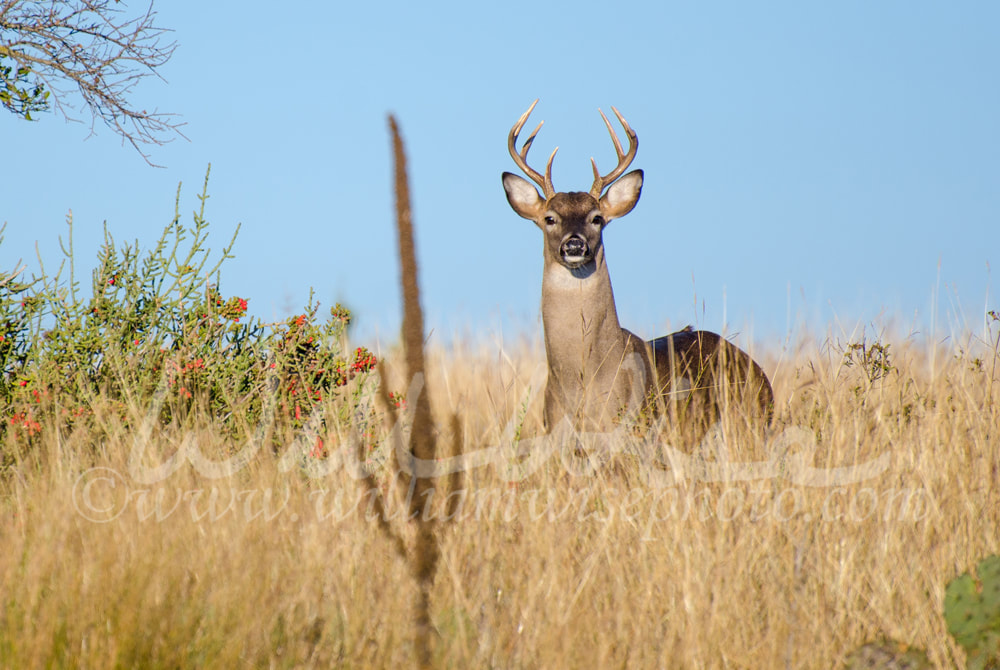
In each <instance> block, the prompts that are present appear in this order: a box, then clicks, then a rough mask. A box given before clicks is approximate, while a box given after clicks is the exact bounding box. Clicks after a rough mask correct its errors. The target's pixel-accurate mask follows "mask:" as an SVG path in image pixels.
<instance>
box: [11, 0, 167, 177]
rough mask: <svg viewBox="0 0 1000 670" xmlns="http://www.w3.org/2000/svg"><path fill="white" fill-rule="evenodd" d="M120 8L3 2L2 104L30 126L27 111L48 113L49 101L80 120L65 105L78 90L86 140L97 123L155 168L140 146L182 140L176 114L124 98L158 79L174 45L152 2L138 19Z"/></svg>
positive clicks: (84, 0)
mask: <svg viewBox="0 0 1000 670" xmlns="http://www.w3.org/2000/svg"><path fill="white" fill-rule="evenodd" d="M118 4H120V3H119V2H118V0H48V1H42V0H0V103H2V104H3V106H4V107H6V108H7V109H8V110H9V111H11V112H13V113H14V114H16V115H18V116H21V117H23V118H25V119H28V120H31V112H33V111H47V110H48V109H49V101H50V99H51V102H52V104H53V105H54V106H55V108H56V110H58V111H59V112H60V113H61V114H62V115H63V117H65V118H66V120H67V121H77V120H78V119H75V118H74V117H73V116H72V113H73V112H75V111H76V110H77V109H78V108H77V107H76V106H74V105H72V104H70V102H68V101H67V97H68V96H70V94H71V93H72V92H73V91H74V90H75V92H76V93H78V94H79V95H80V97H81V98H82V99H83V103H84V104H83V105H82V107H84V108H87V109H89V111H90V114H91V124H90V130H91V134H93V133H94V125H95V124H96V122H97V120H98V119H100V120H101V121H102V122H104V124H105V125H106V126H108V127H109V128H111V129H112V130H113V131H115V132H116V133H117V134H118V135H120V136H121V138H122V142H123V143H124V142H126V141H127V142H128V143H129V144H131V145H132V146H133V147H134V148H135V150H136V151H138V152H139V154H140V155H141V156H142V157H143V158H144V159H145V160H146V162H147V163H150V165H152V163H151V162H150V160H149V155H148V154H147V153H146V152H145V151H144V150H143V147H144V146H145V145H157V146H159V145H162V144H165V143H167V142H170V141H172V140H173V139H174V138H173V135H174V134H176V135H180V136H181V137H184V135H183V134H182V133H181V132H180V127H181V126H182V125H184V124H183V123H178V122H176V121H175V119H176V115H174V114H169V113H163V112H160V111H158V110H156V109H154V110H153V111H151V112H150V111H147V110H145V109H138V108H136V107H133V106H132V104H131V103H130V101H129V98H130V96H131V94H132V93H133V90H134V89H135V87H136V85H137V84H139V83H140V82H141V81H142V80H143V79H145V78H147V77H156V78H159V79H161V80H162V79H163V77H162V76H161V75H160V74H159V72H158V68H160V67H161V66H162V65H164V64H165V63H166V62H167V61H168V60H170V57H171V56H172V55H173V53H174V50H175V49H176V48H177V44H176V42H172V41H166V35H167V34H168V33H169V32H170V31H169V30H167V29H165V28H161V27H159V26H157V25H156V22H155V20H156V12H155V11H154V10H153V4H152V2H150V4H149V6H148V8H147V9H146V10H145V12H144V13H142V14H141V15H140V16H138V17H135V18H128V16H126V14H125V12H124V11H123V10H122V9H119V8H118V7H117V6H116V5H118ZM10 61H12V62H13V64H14V67H11V66H10V65H8V63H9V62H10ZM50 92H51V96H49V93H50Z"/></svg>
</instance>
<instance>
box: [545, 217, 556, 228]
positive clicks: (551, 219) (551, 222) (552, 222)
mask: <svg viewBox="0 0 1000 670" xmlns="http://www.w3.org/2000/svg"><path fill="white" fill-rule="evenodd" d="M545 225H546V226H554V225H556V217H554V216H546V217H545Z"/></svg>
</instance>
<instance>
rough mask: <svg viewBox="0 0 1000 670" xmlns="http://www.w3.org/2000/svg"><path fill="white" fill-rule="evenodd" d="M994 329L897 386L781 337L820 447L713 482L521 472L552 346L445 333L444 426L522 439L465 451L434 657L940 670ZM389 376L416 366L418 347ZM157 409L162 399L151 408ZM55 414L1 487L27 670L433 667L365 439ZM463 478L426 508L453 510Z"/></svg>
mask: <svg viewBox="0 0 1000 670" xmlns="http://www.w3.org/2000/svg"><path fill="white" fill-rule="evenodd" d="M983 349H984V350H983V351H982V352H981V354H982V356H981V358H982V359H983V360H980V361H978V362H977V361H975V360H974V359H973V357H972V355H971V354H968V353H966V354H961V355H956V354H954V353H953V352H951V351H947V350H944V349H930V348H927V347H923V346H918V345H914V344H910V345H907V344H906V343H905V342H896V343H894V344H893V347H892V349H891V351H892V353H893V357H892V359H891V368H892V369H891V370H890V371H889V372H888V373H885V374H884V376H883V377H882V378H880V379H874V380H871V379H869V377H870V376H872V375H871V374H867V375H866V373H865V370H863V369H861V368H859V366H858V365H853V366H845V365H844V363H843V361H844V358H843V351H842V350H840V349H838V348H837V347H835V346H829V345H824V346H819V345H818V344H816V342H815V340H812V339H807V338H804V339H803V340H802V342H801V346H800V347H799V348H798V349H797V350H795V351H794V352H792V353H788V354H787V355H786V356H785V358H784V359H780V358H778V357H777V356H772V357H771V358H770V360H769V359H768V356H767V354H768V353H776V352H764V353H765V355H764V356H763V357H760V358H762V359H763V361H764V362H765V368H766V369H767V371H768V373H769V374H770V375H771V378H772V380H773V382H774V386H775V395H776V398H777V401H778V408H777V409H778V411H777V417H776V422H775V427H774V433H773V434H775V435H777V434H781V433H782V432H783V431H786V430H787V429H789V428H791V427H800V428H803V429H804V431H803V432H800V433H796V434H797V435H799V437H800V438H802V436H803V435H811V436H813V438H814V440H815V443H814V444H812V445H811V444H810V440H809V439H805V438H802V439H800V440H799V441H798V442H796V443H788V444H786V445H785V446H786V447H787V454H786V455H787V456H789V457H790V458H789V459H786V460H785V461H784V465H783V466H780V467H776V469H775V470H774V471H770V472H768V471H767V469H766V468H764V467H759V469H758V470H757V471H756V472H757V473H758V474H759V475H760V478H758V479H752V480H749V481H728V482H726V481H702V480H700V479H699V478H698V475H699V473H701V474H702V475H704V473H705V472H707V471H709V470H705V469H702V470H699V469H698V468H697V467H690V468H689V469H688V471H687V472H686V473H685V476H683V477H680V476H678V477H676V478H675V477H674V475H675V473H676V472H677V471H676V469H674V470H671V469H670V468H669V467H656V466H655V465H651V464H649V463H645V462H643V459H642V458H639V457H638V456H636V455H635V454H630V453H621V454H618V455H616V456H615V457H614V458H613V459H612V462H610V463H607V464H605V465H604V466H603V467H601V468H600V469H598V470H597V471H596V472H594V473H590V474H578V475H575V476H574V475H572V474H570V472H569V470H570V469H571V468H570V467H569V465H567V463H569V464H570V465H573V462H572V461H569V460H567V461H566V462H563V460H561V458H560V456H559V455H558V454H557V455H555V456H552V457H550V458H549V459H548V460H545V461H544V462H543V463H541V464H540V465H539V466H538V468H537V469H536V470H535V471H533V472H529V473H528V474H526V476H525V477H524V478H523V479H522V480H520V481H514V482H512V481H509V478H510V476H511V472H513V471H512V470H510V469H509V468H507V467H503V464H504V463H507V464H510V462H511V461H512V460H516V459H514V458H513V450H512V448H511V447H510V438H511V432H510V431H509V430H506V431H505V428H506V427H507V426H508V424H509V423H510V422H511V421H513V423H514V424H516V425H519V424H520V421H521V418H522V416H523V414H524V398H525V396H526V395H527V394H528V393H529V390H530V391H531V392H532V393H537V391H538V390H539V389H538V388H537V383H538V379H539V374H538V373H539V371H540V370H541V369H543V367H544V359H543V356H542V354H541V352H539V351H538V349H537V348H534V347H531V346H526V345H522V344H517V345H513V346H509V347H508V348H504V347H501V346H499V345H497V344H495V343H491V344H489V345H482V344H479V345H464V346H463V345H457V346H456V347H455V348H453V349H449V350H440V349H439V350H432V351H430V352H429V353H428V358H427V373H428V380H427V388H428V389H429V390H430V401H431V406H432V407H433V409H434V412H435V424H436V426H437V428H436V430H437V431H438V436H439V437H440V438H441V439H442V440H443V442H442V443H444V444H447V443H448V441H449V440H450V439H451V437H452V436H451V433H452V432H453V431H455V430H460V431H461V434H462V436H463V445H464V449H465V450H466V451H467V452H474V451H476V450H480V449H483V448H486V447H490V446H494V445H500V448H499V449H498V450H497V452H496V454H495V455H496V456H497V459H496V463H495V464H492V465H481V466H478V467H470V468H469V469H468V471H467V472H466V473H465V489H464V490H465V492H466V493H465V495H464V498H463V499H462V500H461V503H462V504H461V505H459V506H458V507H457V509H454V508H453V509H452V512H454V518H453V519H452V520H451V522H450V523H448V524H441V525H440V526H439V527H438V532H439V538H440V558H439V560H438V564H437V572H436V576H435V579H434V581H433V584H432V585H431V587H430V606H431V607H430V611H431V619H432V620H431V624H432V628H433V635H432V638H431V653H432V662H433V664H434V665H435V666H437V667H455V668H464V667H502V668H553V667H652V668H657V667H662V668H703V667H730V668H778V667H787V668H831V667H838V664H840V663H842V661H843V659H844V657H845V655H846V654H847V653H848V652H849V651H850V650H852V649H853V648H855V647H857V646H858V645H860V644H862V643H864V642H866V641H868V640H872V639H877V638H880V637H886V638H891V639H893V640H896V641H899V642H901V643H904V644H908V645H913V646H917V647H921V648H925V649H926V650H927V653H928V656H929V658H930V659H931V661H932V662H933V663H934V664H935V665H937V666H938V667H954V666H956V665H960V664H962V663H963V662H964V659H963V655H962V652H961V650H960V649H958V648H957V647H956V646H955V645H954V644H953V642H952V641H951V639H950V638H949V636H948V634H947V631H946V628H945V624H944V620H943V618H942V615H941V609H942V597H943V593H944V586H945V584H946V582H947V580H949V579H951V578H952V577H954V576H955V575H956V574H958V573H960V572H963V571H965V570H967V569H969V568H970V567H971V566H972V565H974V564H975V562H976V561H977V560H978V559H979V558H981V557H982V556H984V555H986V554H989V553H995V552H998V551H1000V491H998V481H1000V439H998V430H1000V428H998V427H1000V416H998V414H1000V410H998V404H1000V402H998V401H1000V384H998V383H997V382H996V381H994V382H993V383H992V385H991V383H990V376H991V374H995V373H994V372H993V370H992V366H991V363H992V361H991V359H990V356H992V355H993V351H992V350H990V349H988V348H986V347H984V348H983ZM956 351H957V350H956ZM387 358H388V359H389V360H398V359H399V357H398V356H393V355H391V354H390V355H389V356H388V357H387ZM869 372H870V371H869ZM386 374H387V377H388V378H389V379H390V380H395V382H397V383H398V381H399V380H401V379H402V378H403V372H402V368H401V366H400V367H398V368H396V369H390V370H388V371H387V373H386ZM875 376H878V375H875ZM529 387H531V388H530V389H529ZM408 400H409V401H410V402H411V403H412V401H413V398H409V399H408ZM133 411H134V412H135V413H136V417H135V420H136V421H138V420H139V419H140V418H141V414H142V412H143V408H142V407H141V406H137V407H135V408H133ZM532 411H533V410H531V409H529V410H528V414H530V413H531V412H532ZM453 414H457V415H458V417H459V423H460V425H459V426H457V427H456V426H452V425H451V421H450V418H451V416H452V415H453ZM98 415H100V412H98ZM109 416H114V414H113V413H109ZM386 419H387V425H385V426H383V437H384V436H385V434H386V432H387V431H388V430H389V425H388V423H389V416H388V415H387V417H386ZM403 420H404V421H405V420H406V419H405V415H404V419H403ZM786 434H791V433H786ZM44 435H45V436H46V437H45V439H44V441H43V442H42V444H41V447H40V448H39V449H37V450H35V451H33V452H31V453H28V454H24V455H23V456H22V457H20V458H19V459H17V461H16V462H15V464H14V465H13V466H12V467H11V468H9V469H8V470H7V471H6V472H5V473H4V474H3V478H2V483H0V538H2V546H3V550H2V551H0V585H2V586H0V602H2V605H0V608H2V609H0V665H2V666H3V667H6V668H27V667H85V668H106V667H144V668H176V667H216V668H228V667H279V668H281V667H286V668H292V667H329V666H339V667H389V666H398V665H400V664H411V663H412V662H413V659H414V655H415V653H416V651H415V648H414V642H413V640H414V637H413V635H414V631H413V617H414V612H413V606H412V603H414V602H415V601H416V599H417V596H418V588H419V587H418V584H417V582H416V581H415V580H414V578H413V576H412V573H411V570H410V568H409V566H408V565H407V564H406V561H404V560H402V559H401V558H400V556H399V554H398V552H397V551H396V550H395V548H394V547H393V546H392V542H391V540H390V539H389V538H388V537H387V536H386V534H384V533H382V532H380V531H379V530H378V528H377V524H376V522H375V520H374V518H373V516H374V515H373V514H372V511H371V510H372V507H371V501H372V498H371V496H370V494H369V493H366V492H365V489H364V487H363V486H362V485H361V483H360V482H359V479H358V477H359V476H360V474H359V473H358V472H357V471H356V470H353V469H352V467H351V466H350V463H349V461H350V460H351V459H349V458H348V459H346V461H348V463H347V465H345V464H344V463H341V460H340V456H341V455H343V454H348V453H349V452H350V449H351V447H350V446H344V447H341V448H340V449H339V450H338V449H337V448H334V449H332V451H333V454H332V456H331V458H330V459H328V460H325V461H322V462H321V464H325V465H327V466H329V467H328V468H327V469H329V470H330V472H327V473H326V474H322V475H320V474H319V473H317V472H315V471H310V470H308V469H307V468H305V467H304V466H303V465H302V464H303V463H306V462H308V461H309V457H308V456H307V455H305V454H306V452H307V451H308V449H306V448H303V443H295V441H294V438H295V436H294V435H292V434H288V435H285V436H284V437H283V438H282V440H279V442H280V443H281V444H284V445H285V446H283V447H281V448H280V449H279V450H278V454H277V455H276V454H274V453H272V451H271V450H270V449H261V450H260V451H259V452H257V453H256V454H255V455H254V457H253V458H252V459H250V461H249V464H247V465H246V466H244V467H240V468H238V469H236V472H234V473H233V474H231V475H228V476H223V477H219V478H215V479H213V478H210V477H208V476H206V475H205V474H203V473H204V472H207V469H206V467H205V466H204V464H200V465H197V466H196V465H195V464H193V463H197V462H198V461H197V458H196V457H193V456H192V454H194V455H196V454H202V455H204V456H205V457H206V458H209V459H216V460H220V459H223V458H225V457H227V456H229V455H232V454H233V453H234V451H235V450H237V449H239V448H240V447H242V446H244V445H234V444H231V443H228V442H227V441H226V439H225V438H224V437H222V436H221V435H220V434H219V433H218V432H216V431H213V430H212V427H211V425H210V423H209V422H208V421H207V420H206V422H205V425H204V427H203V428H202V429H200V430H198V431H196V432H194V433H186V434H181V433H178V432H170V430H169V429H167V430H166V432H163V433H161V432H157V431H154V433H153V434H151V435H150V436H149V437H148V439H141V440H140V442H139V443H137V442H136V437H137V434H136V433H135V432H132V431H127V430H125V429H124V428H121V427H120V426H119V425H117V424H115V423H114V422H113V419H108V421H107V423H106V424H105V425H104V426H103V430H102V431H101V434H100V436H98V435H97V434H92V433H89V432H82V431H81V432H76V433H68V434H64V433H61V432H60V431H59V429H58V426H47V427H46V430H45V432H44ZM140 437H141V436H140ZM772 437H773V435H772ZM327 438H328V440H329V442H328V443H331V444H332V443H335V442H336V437H335V436H327ZM726 438H727V442H726V444H727V445H728V449H729V453H728V454H726V455H722V452H721V451H720V450H719V449H714V450H712V449H709V450H703V451H698V450H695V451H693V452H691V453H692V455H691V461H690V463H688V465H692V464H694V465H695V466H698V465H699V464H700V465H701V466H706V465H708V466H711V465H712V464H716V465H718V464H719V463H720V462H721V461H723V460H726V459H728V460H731V461H746V460H747V458H748V457H751V456H753V454H752V453H751V452H752V451H754V449H757V448H759V446H760V445H751V446H753V449H750V448H749V447H748V448H744V446H743V443H742V440H741V436H740V435H738V434H730V435H727V436H726ZM624 439H626V441H627V442H629V444H630V445H631V446H636V445H638V444H639V442H638V441H637V440H636V439H634V438H632V437H626V438H624ZM182 443H184V444H185V445H186V446H185V447H184V448H185V449H186V450H187V451H186V454H182V456H184V457H183V458H182V459H181V461H180V465H179V466H178V467H177V469H176V471H174V472H172V473H170V474H168V475H167V476H162V477H160V478H159V479H158V480H157V478H155V477H154V478H152V479H153V481H150V482H149V483H142V481H140V480H141V479H142V477H141V472H139V471H136V470H135V469H134V467H132V466H134V465H135V463H136V462H135V460H134V459H133V450H134V449H135V448H136V447H137V446H138V447H140V448H141V449H142V450H143V451H144V454H145V455H144V456H143V459H142V460H143V462H144V463H145V465H147V466H150V465H155V464H157V463H162V462H165V461H167V460H168V459H169V458H170V457H171V456H174V455H176V454H177V451H178V449H179V446H180V445H181V444H182ZM773 444H774V443H773V442H772V446H773ZM3 446H4V449H5V450H8V451H9V450H14V449H16V448H17V445H15V444H5V445H3ZM306 446H308V445H306ZM387 448H388V447H387V443H383V445H382V446H380V447H378V448H377V449H376V450H375V451H374V452H372V453H371V454H368V455H367V459H368V460H369V461H370V464H369V467H372V468H375V470H376V472H375V480H376V486H377V487H378V488H379V490H381V491H384V492H385V494H386V501H387V505H388V509H387V513H388V514H389V515H390V516H392V515H395V517H394V518H391V519H390V523H392V524H394V527H395V528H396V529H397V530H398V532H399V533H400V534H401V536H402V539H403V540H404V541H405V542H408V543H411V542H412V541H413V537H412V534H413V533H414V529H413V527H412V526H413V524H406V523H402V522H401V521H400V517H401V516H402V515H403V513H404V510H405V509H408V508H409V504H410V503H409V502H408V501H406V500H405V499H401V498H400V496H398V495H396V492H395V490H394V488H393V480H394V477H393V473H392V472H391V467H390V465H391V463H392V460H391V459H390V458H388V456H387V454H386V453H385V451H384V450H385V449H387ZM810 448H813V449H814V452H813V453H812V455H811V460H809V463H810V465H811V466H812V467H814V468H816V469H822V470H824V471H828V472H835V473H836V472H838V471H836V470H830V469H831V468H850V467H852V466H858V465H860V464H864V463H872V462H875V463H879V464H882V465H884V466H885V467H884V470H883V471H881V472H879V473H878V474H875V475H874V476H871V477H868V478H866V479H863V480H861V481H856V482H853V483H837V482H832V483H831V482H827V485H823V486H810V485H806V484H804V483H802V481H803V480H802V479H801V476H800V472H799V471H797V470H796V465H795V464H796V463H797V461H795V459H794V456H795V455H796V454H803V453H807V452H808V450H809V449H810ZM295 449H302V452H303V455H302V456H301V457H300V456H298V454H297V453H296V452H294V450H295ZM289 450H293V451H292V452H291V453H292V455H293V456H294V457H293V458H290V459H285V460H283V459H282V458H281V457H282V456H285V455H287V454H288V453H289ZM563 453H564V452H563ZM886 455H887V457H888V462H887V463H885V462H882V461H878V460H877V459H878V458H879V457H884V456H886ZM289 462H290V463H293V464H294V467H291V468H290V469H287V470H283V469H282V466H281V464H282V463H289ZM331 464H332V465H331ZM338 464H339V465H338ZM313 465H316V463H313ZM130 467H132V469H131V470H130ZM839 472H840V475H841V476H842V475H843V474H844V472H845V471H843V470H842V471H839ZM404 493H405V492H404ZM441 497H442V496H437V498H436V499H435V498H434V497H433V496H431V502H430V503H428V504H427V506H426V509H427V510H429V512H430V513H431V514H435V515H438V518H440V517H441V516H443V515H444V514H445V511H446V508H445V506H444V501H443V500H441Z"/></svg>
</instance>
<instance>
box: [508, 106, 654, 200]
mask: <svg viewBox="0 0 1000 670" xmlns="http://www.w3.org/2000/svg"><path fill="white" fill-rule="evenodd" d="M537 104H538V99H537V98H536V99H535V101H534V102H533V103H531V107H528V111H526V112H525V113H524V114H522V115H521V118H519V119H518V120H517V123H515V124H514V127H513V128H511V129H510V135H508V136H507V149H508V151H510V157H511V158H513V159H514V162H515V163H517V166H518V167H519V168H521V169H522V170H523V171H524V174H526V175H528V176H529V177H531V180H532V181H533V182H535V183H536V184H538V185H539V186H541V187H542V194H543V195H544V196H545V199H546V200H548V199H549V198H551V197H552V196H554V195H555V194H556V189H555V187H553V186H552V159H553V158H555V157H556V152H557V151H559V147H556V148H555V149H553V150H552V155H551V156H549V162H548V164H547V165H546V166H545V176H544V177H543V176H542V175H541V174H539V173H538V172H536V171H535V170H532V169H531V167H529V166H528V149H530V148H531V143H532V142H533V141H534V140H535V135H537V134H538V131H539V130H541V129H542V124H544V123H545V122H544V121H542V122H541V123H539V124H538V126H537V127H536V128H535V129H534V130H533V131H532V132H531V135H529V136H528V139H527V140H525V142H524V146H523V147H522V148H521V153H520V154H519V153H518V152H517V146H516V145H517V136H518V135H519V134H520V133H521V129H522V128H523V127H524V124H525V122H527V120H528V116H530V115H531V110H533V109H534V108H535V105H537ZM616 113H617V112H616ZM618 118H619V119H620V118H621V117H620V116H619V117H618ZM605 121H607V119H605ZM623 123H624V121H623ZM608 127H609V128H610V127H611V126H608ZM626 127H627V126H626ZM630 130H631V129H630ZM633 135H634V133H633ZM630 137H631V136H630ZM617 143H618V139H617V138H615V144H617ZM619 150H620V147H619Z"/></svg>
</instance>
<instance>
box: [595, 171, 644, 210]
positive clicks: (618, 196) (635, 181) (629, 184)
mask: <svg viewBox="0 0 1000 670" xmlns="http://www.w3.org/2000/svg"><path fill="white" fill-rule="evenodd" d="M641 192H642V170H634V171H632V172H629V173H628V174H627V175H625V176H624V177H622V178H621V179H619V180H618V181H616V182H615V183H613V184H612V185H611V186H609V187H608V192H607V193H605V194H604V196H603V197H602V198H601V213H602V214H603V215H604V218H606V219H607V220H609V221H610V220H611V219H618V218H621V217H623V216H625V215H626V214H628V213H629V212H631V211H632V208H633V207H635V205H636V203H637V202H639V193H641Z"/></svg>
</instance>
